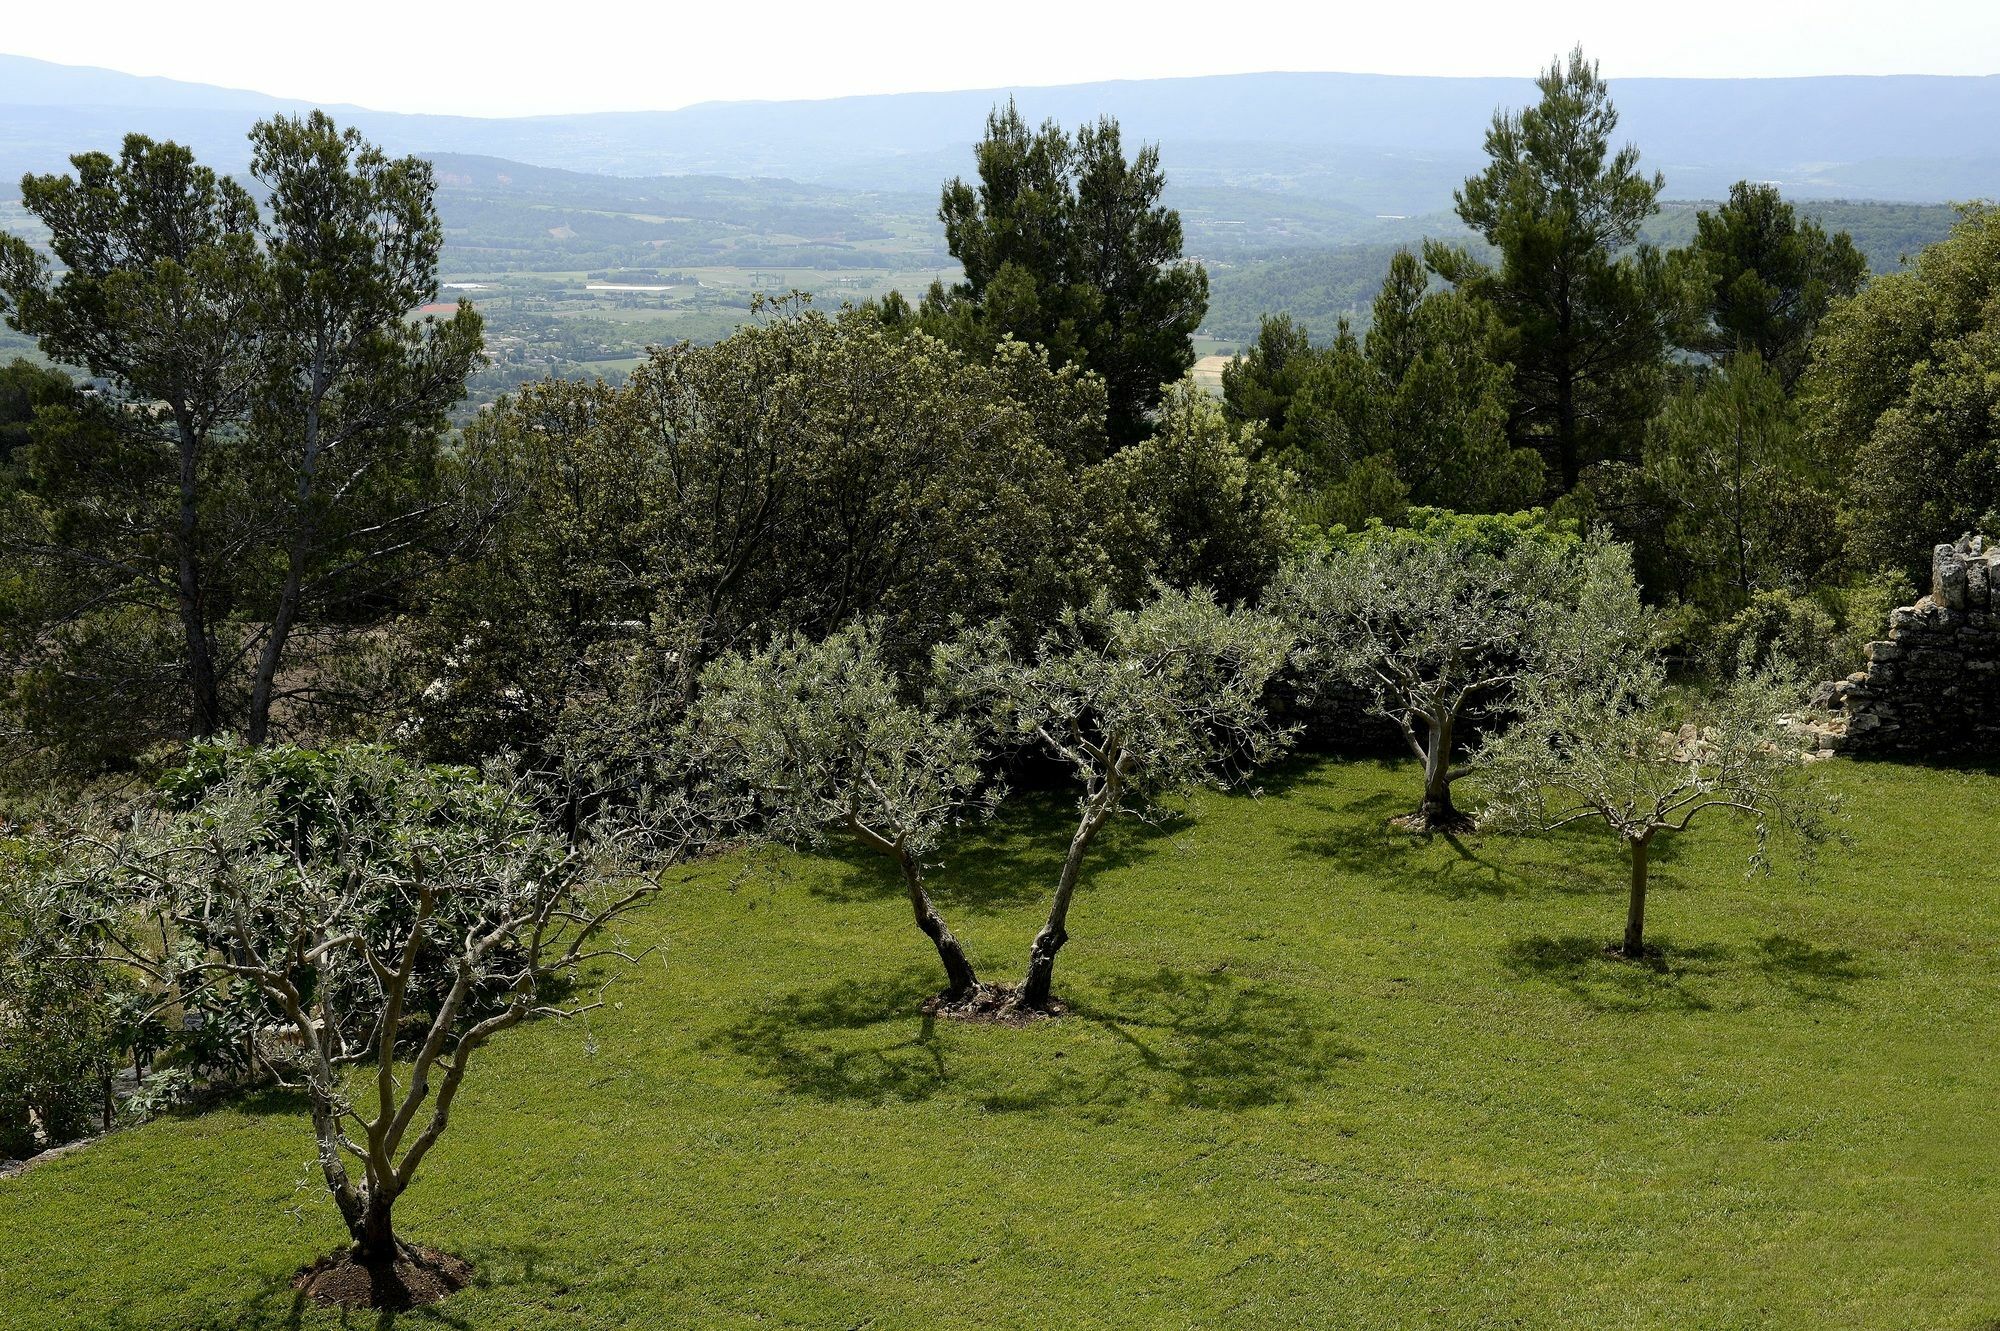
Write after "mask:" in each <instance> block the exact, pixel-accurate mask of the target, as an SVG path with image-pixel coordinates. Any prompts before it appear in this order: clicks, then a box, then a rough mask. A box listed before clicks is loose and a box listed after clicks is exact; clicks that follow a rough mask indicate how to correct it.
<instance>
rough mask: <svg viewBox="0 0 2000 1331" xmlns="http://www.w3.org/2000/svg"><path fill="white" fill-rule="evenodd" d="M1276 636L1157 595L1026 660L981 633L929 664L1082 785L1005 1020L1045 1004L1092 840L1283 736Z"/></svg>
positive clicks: (1076, 626)
mask: <svg viewBox="0 0 2000 1331" xmlns="http://www.w3.org/2000/svg"><path fill="white" fill-rule="evenodd" d="M1290 645H1291V644H1290V639H1289V636H1288V635H1287V633H1286V631H1285V629H1284V627H1283V626H1282V625H1280V624H1279V623H1278V622H1277V621H1276V620H1275V619H1273V618H1271V617H1270V616H1268V615H1265V614H1263V613H1262V612H1260V611H1256V610H1251V609H1235V610H1230V609H1225V608H1224V607H1223V606H1221V605H1220V604H1218V603H1217V601H1216V599H1215V596H1214V594H1213V593H1212V592H1209V591H1206V590H1204V589H1200V588H1197V589H1195V590H1193V591H1179V590H1175V589H1172V588H1166V587H1162V588H1160V589H1158V590H1157V591H1156V592H1155V594H1154V595H1153V596H1151V597H1150V598H1149V599H1148V600H1147V601H1146V602H1145V603H1144V604H1143V605H1141V606H1139V607H1138V608H1137V609H1134V610H1117V609H1114V608H1112V607H1111V606H1110V605H1109V604H1108V603H1107V602H1106V601H1105V600H1103V599H1102V598H1100V599H1099V600H1097V601H1095V602H1093V603H1092V604H1091V605H1090V606H1088V607H1085V608H1082V609H1075V610H1070V611H1067V612H1065V613H1064V615H1063V617H1062V619H1061V620H1060V622H1059V623H1058V624H1057V625H1056V627H1055V628H1054V630H1052V631H1051V632H1050V633H1049V634H1048V635H1047V636H1045V637H1044V638H1043V639H1042V641H1041V642H1040V643H1039V644H1038V645H1037V646H1036V648H1035V649H1034V651H1033V652H1031V653H1022V652H1018V651H1015V650H1013V649H1012V648H1011V647H1010V646H1009V644H1008V643H1007V642H1006V641H1005V640H1004V638H1002V637H1001V636H1000V635H999V634H997V633H994V632H992V631H990V630H988V631H984V632H975V633H971V634H968V635H967V636H965V637H964V638H962V639H960V640H959V641H957V642H955V643H952V644H949V645H948V646H946V647H943V648H940V649H939V653H938V668H939V671H940V673H941V674H942V675H943V676H945V678H947V679H948V680H949V681H951V686H952V689H953V691H954V692H955V694H956V696H957V697H958V699H959V700H960V703H961V705H964V706H967V707H970V708H974V709H977V710H978V711H979V712H982V713H984V714H985V715H986V717H987V718H988V720H989V723H990V724H991V725H992V726H993V728H994V731H995V733H996V734H997V736H998V737H999V739H1000V740H1001V741H1002V742H1004V743H1009V744H1021V745H1028V746H1032V747H1034V748H1038V749H1040V750H1041V751H1042V752H1043V753H1045V754H1047V755H1048V756H1049V757H1051V758H1054V759H1055V760H1057V761H1058V762H1060V763H1062V764H1063V765H1064V766H1065V767H1067V768H1068V769H1069V771H1070V773H1071V775H1072V776H1073V778H1074V779H1075V781H1076V782H1077V784H1078V785H1079V786H1080V787H1081V793H1080V795H1079V798H1078V802H1077V824H1076V830H1075V832H1074V833H1073V834H1072V835H1071V837H1070V843H1069V850H1068V853H1067V854H1066V855H1065V856H1064V858H1063V866H1062V871H1061V874H1060V875H1059V877H1058V878H1057V880H1056V886H1055V891H1054V893H1053V894H1052V895H1051V897H1050V900H1049V914H1048V919H1047V921H1046V922H1045V923H1044V924H1043V925H1042V928H1041V930H1040V932H1038V933H1037V934H1036V935H1035V939H1034V942H1033V943H1032V944H1031V945H1030V947H1029V949H1028V965H1027V970H1026V972H1025V974H1024V975H1023V977H1022V980H1021V983H1020V984H1019V986H1018V987H1017V988H1016V989H1015V990H1014V992H1013V995H1012V996H1011V998H1010V999H1009V1002H1008V1006H1009V1009H1010V1010H1012V1011H1015V1012H1023V1013H1029V1012H1042V1011H1046V1010H1048V1009H1049V1007H1050V1004H1051V998H1052V995H1051V988H1052V984H1053V981H1054V978H1055V967H1056V955H1057V953H1059V952H1060V951H1061V950H1062V947H1063V944H1064V943H1066V942H1067V941H1068V940H1069V930H1068V920H1069V909H1070V902H1071V900H1072V899H1073V898H1074V897H1075V894H1076V890H1077V887H1078V885H1079V884H1080V883H1081V881H1082V879H1083V870H1084V864H1085V861H1086V857H1087V856H1088V854H1089V851H1090V847H1091V844H1092V842H1094V841H1095V840H1096V838H1097V834H1098V833H1099V832H1100V831H1102V830H1103V829H1104V826H1105V824H1106V823H1108V822H1109V821H1110V820H1111V819H1112V818H1114V817H1116V816H1117V815H1119V814H1121V813H1130V814H1135V815H1137V816H1139V817H1142V818H1157V817H1160V816H1162V815H1163V814H1164V813H1165V812H1166V811H1167V804H1166V802H1167V801H1169V800H1171V799H1172V797H1173V796H1174V795H1176V794H1177V793H1179V792H1182V791H1185V790H1188V789H1190V788H1192V787H1195V786H1202V785H1208V786H1216V787H1224V786H1229V785H1233V784H1238V783H1241V782H1243V781H1244V780H1246V779H1247V778H1248V776H1249V774H1250V773H1251V772H1252V771H1253V770H1254V769H1255V768H1256V767H1257V766H1259V765H1260V764H1262V763H1265V762H1268V761H1269V760H1270V759H1272V758H1273V757H1275V756H1276V755H1277V754H1278V753H1279V752H1281V751H1282V750H1283V749H1284V747H1285V746H1286V744H1287V743H1288V742H1289V740H1290V738H1291V736H1290V733H1289V732H1288V731H1286V730H1285V729H1283V728H1282V727H1280V726H1278V725H1277V724H1275V723H1274V722H1273V720H1272V718H1271V715H1270V713H1269V711H1268V710H1267V708H1266V706H1265V699H1264V694H1265V690H1266V688H1267V686H1268V685H1269V684H1270V682H1271V679H1272V677H1273V676H1274V675H1276V674H1277V673H1278V671H1279V670H1281V669H1282V668H1283V667H1284V664H1285V659H1286V656H1287V653H1288V651H1289V649H1290Z"/></svg>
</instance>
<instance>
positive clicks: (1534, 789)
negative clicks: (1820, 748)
mask: <svg viewBox="0 0 2000 1331" xmlns="http://www.w3.org/2000/svg"><path fill="white" fill-rule="evenodd" d="M1586 600H1587V601H1588V602H1592V603H1594V604H1593V605H1592V606H1591V608H1590V610H1589V611H1588V612H1586V613H1584V614H1581V615H1577V616H1575V617H1572V618H1569V619H1566V620H1565V621H1563V623H1562V625H1561V626H1560V628H1559V629H1558V630H1557V632H1556V633H1555V634H1554V635H1553V637H1552V641H1551V646H1552V648H1553V651H1554V653H1555V660H1554V661H1553V662H1552V668H1551V669H1549V670H1547V671H1544V672H1541V673H1538V674H1537V675H1535V676H1533V677H1530V678H1527V679H1524V680H1523V681H1522V685H1521V689H1520V704H1519V718H1518V720H1517V721H1516V722H1515V724H1513V725H1512V726H1510V727H1509V728H1507V729H1506V730H1505V731H1502V732H1500V733H1498V734H1497V735H1494V736H1492V737H1490V738H1489V739H1488V741H1487V742H1486V744H1485V745H1484V746H1483V748H1482V753H1481V780H1482V784H1483V785H1484V787H1485V788H1486V789H1487V790H1488V791H1489V793H1490V794H1491V796H1492V799H1493V804H1492V810H1491V814H1490V818H1489V821H1490V823H1491V824H1492V825H1494V826H1497V827H1502V828H1506V827H1513V828H1524V829H1529V830H1538V831H1553V830H1556V829H1558V828H1563V827H1567V826H1570V825H1572V824H1576V823H1590V824H1596V825H1599V826H1602V827H1603V828H1605V829H1606V830H1607V831H1609V832H1610V833H1611V834H1612V835H1614V836H1616V837H1617V838H1618V840H1619V842H1620V844H1621V845H1622V847H1623V848H1624V850H1625V853H1626V856H1627V859H1628V861H1629V864H1630V869H1631V887H1630V892H1629V894H1628V896H1627V902H1626V914H1625V932H1624V937H1623V941H1622V942H1621V944H1620V947H1619V951H1620V953H1621V955H1623V956H1625V957H1627V958H1630V959H1637V958H1639V957H1642V956H1643V955H1644V954H1645V950H1646V941H1645V930H1646V892H1647V885H1648V874H1649V864H1650V858H1649V857H1650V854H1651V851H1652V847H1653V844H1654V842H1655V841H1656V840H1657V839H1659V838H1660V837H1662V836H1666V835H1670V834H1675V833H1680V832H1685V831H1687V830H1688V828H1689V827H1690V825H1692V824H1693V823H1694V822H1695V820H1697V819H1701V818H1703V817H1704V815H1709V814H1721V813H1732V814H1735V815H1738V816H1740V817H1744V818H1748V819H1751V820H1753V821H1754V823H1755V825H1756V829H1757V849H1756V851H1755V852H1754V854H1753V858H1752V863H1753V866H1754V867H1759V868H1762V867H1767V865H1768V860H1767V858H1766V848H1767V845H1768V843H1769V840H1770V837H1771V835H1772V833H1773V832H1777V831H1782V832H1785V833H1788V834H1791V835H1792V836H1794V837H1795V838H1796V840H1797V841H1798V842H1799V843H1800V844H1801V845H1803V846H1806V847H1808V848H1809V847H1811V846H1812V845H1813V844H1815V843H1817V842H1819V841H1821V840H1823V839H1825V838H1826V837H1827V836H1828V835H1830V834H1831V831H1832V828H1833V824H1832V821H1831V815H1832V811H1833V806H1832V804H1831V802H1830V800H1829V799H1828V798H1827V797H1826V795H1825V794H1824V792H1823V790H1822V788H1821V786H1820V784H1819V782H1818V781H1816V780H1815V778H1814V774H1813V772H1812V769H1811V768H1810V767H1809V766H1808V765H1807V762H1806V758H1807V754H1808V752H1809V739H1808V737H1807V736H1806V735H1805V733H1804V732H1803V731H1802V730H1801V729H1799V728H1798V727H1796V726H1794V725H1793V724H1791V717H1792V714H1793V713H1794V712H1796V711H1797V710H1799V709H1800V707H1801V706H1802V704H1803V701H1804V699H1803V691H1802V690H1801V689H1800V688H1799V687H1798V686H1797V684H1796V683H1794V682H1793V681H1792V680H1791V679H1789V678H1788V677H1786V676H1785V675H1782V674H1780V673H1778V672H1776V671H1772V670H1766V671H1760V672H1754V673H1751V672H1745V673H1742V674H1739V675H1738V676H1737V677H1736V678H1735V679H1734V680H1732V681H1731V682H1730V683H1729V684H1728V685H1727V686H1725V687H1724V688H1722V689H1721V690H1719V691H1717V692H1715V693H1712V694H1688V693H1685V692H1678V691H1675V690H1673V689H1671V688H1670V687H1669V686H1668V683H1667V675H1666V670H1665V667H1664V665H1663V664H1662V663H1661V660H1660V658H1659V654H1658V652H1657V650H1656V644H1657V636H1658V625H1657V621H1656V620H1655V618H1654V617H1653V616H1652V615H1651V614H1650V612H1648V611H1647V610H1646V609H1645V608H1644V607H1643V606H1642V605H1641V604H1640V603H1639V599H1638V595H1637V590H1636V588H1635V587H1634V586H1633V584H1632V583H1631V581H1630V579H1629V578H1627V579H1623V580H1619V579H1615V578H1603V579H1597V580H1594V581H1593V583H1592V584H1591V585H1590V587H1589V588H1588V590H1587V596H1586Z"/></svg>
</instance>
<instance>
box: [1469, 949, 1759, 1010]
mask: <svg viewBox="0 0 2000 1331" xmlns="http://www.w3.org/2000/svg"><path fill="white" fill-rule="evenodd" d="M1730 957H1731V953H1730V950H1729V949H1728V948H1726V947H1721V946H1718V945H1716V944H1712V943H1705V944H1696V945H1693V946H1685V947H1684V946H1681V945H1679V944H1677V943H1674V942H1671V941H1669V940H1667V939H1656V940H1654V941H1653V942H1651V943H1648V944H1647V945H1646V955H1645V956H1644V957H1643V958H1641V959H1639V960H1637V961H1629V960H1626V959H1625V958H1623V957H1620V956H1617V955H1615V954H1614V953H1613V952H1612V951H1611V950H1610V945H1609V944H1608V943H1607V942H1606V941H1605V940H1604V939H1603V938H1600V937H1595V936H1591V937H1586V936H1582V935H1576V934H1572V935H1569V936H1567V937H1563V938H1556V937H1552V936H1550V935H1547V934H1538V935H1536V936H1534V937H1532V938H1518V939H1515V940H1514V941H1513V942H1511V943H1509V944H1507V947H1506V949H1505V951H1504V953H1503V954H1502V959H1503V960H1504V961H1505V963H1506V965H1507V969H1509V970H1511V971H1513V972H1514V974H1516V975H1518V976H1522V977H1524V978H1531V979H1539V980H1548V981H1551V982H1553V983H1555V984H1557V985H1560V986H1561V987H1562V988H1563V989H1565V990H1566V991H1568V992H1569V993H1570V994H1571V995H1572V996H1574V997H1576V998H1578V999H1581V1000H1582V1001H1583V1002H1585V1003H1587V1004H1589V1005H1590V1006H1591V1007H1594V1008H1597V1009H1598V1010H1600V1011H1604V1012H1708V1011H1712V1010H1713V1008H1714V1004H1713V1003H1711V1002H1710V1001H1709V999H1708V997H1707V996H1706V995H1705V994H1704V993H1703V992H1702V990H1701V988H1700V984H1701V982H1703V981H1707V980H1713V979H1714V978H1716V977H1717V976H1719V975H1720V974H1722V973H1723V971H1724V970H1725V969H1726V968H1727V966H1728V963H1729V961H1730Z"/></svg>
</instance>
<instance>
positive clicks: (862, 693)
mask: <svg viewBox="0 0 2000 1331" xmlns="http://www.w3.org/2000/svg"><path fill="white" fill-rule="evenodd" d="M689 724H690V730H691V732H692V738H693V742H692V745H691V748H692V751H693V753H694V754H695V761H696V763H697V764H698V765H699V766H700V767H701V769H702V770H703V772H704V774H705V775H706V776H707V777H708V779H710V780H712V781H716V782H720V783H722V784H723V785H725V786H728V787H743V788H747V789H748V790H749V792H750V795H751V798H752V800H753V801H754V802H755V805H756V807H757V809H758V811H759V812H760V813H761V815H762V819H763V823H764V826H765V828H766V830H767V831H768V832H769V833H770V835H772V836H774V837H776V838H778V839H779V840H782V841H786V842H789V843H791V844H793V845H810V844H815V843H817V842H819V841H821V840H822V839H823V838H824V837H825V836H826V835H827V833H828V831H829V830H830V829H838V831H839V832H840V833H842V834H845V835H847V836H849V837H852V838H853V839H854V840H855V841H856V842H857V843H859V844H860V845H861V846H863V847H865V848H866V849H868V850H870V851H873V852H874V853H875V854H877V855H881V856H884V857H886V858H888V859H890V860H892V861H894V862H895V865H896V868H897V870H898V872H899V873H901V875H902V879H903V886H904V888H905V889H906V890H907V892H908V893H909V898H910V910H911V912H912V913H913V914H914V915H915V916H916V921H917V928H918V929H919V930H920V931H922V933H923V935H924V937H926V938H928V939H930V940H931V943H932V945H933V946H934V947H936V948H937V953H938V959H939V960H940V961H941V962H943V963H944V972H945V981H946V988H945V992H944V997H945V999H946V1001H947V1002H949V1003H952V1004H962V1003H965V1002H967V1001H968V1000H970V999H972V998H974V997H975V996H977V995H978V993H979V991H980V985H979V977H978V975H977V974H975V973H974V971H973V968H972V963H971V961H969V960H968V959H967V958H966V955H965V949H964V948H963V947H961V946H960V945H959V942H958V939H957V938H956V937H954V936H953V934H952V932H951V929H950V928H949V926H947V925H946V924H945V922H944V917H943V916H941V915H940V914H938V911H937V908H936V906H934V905H933V904H932V902H931V898H930V894H929V893H928V892H927V891H926V890H925V886H924V856H925V855H926V854H928V853H930V852H931V851H932V850H933V849H935V848H936V846H937V844H938V842H939V840H940V839H941V838H942V837H943V836H944V835H945V833H946V832H947V831H949V829H950V828H952V827H953V826H955V825H957V824H959V823H961V822H963V821H964V820H966V819H967V818H969V817H973V816H977V815H981V814H984V813H986V812H989V811H990V810H991V809H992V807H993V804H994V803H995V802H996V800H997V798H998V793H999V792H998V788H997V787H995V786H993V785H991V784H989V783H988V782H987V781H986V780H985V779H984V777H983V775H982V772H981V768H982V766H983V764H984V760H985V757H986V755H985V752H984V750H983V746H982V745H981V743H980V737H979V734H978V732H977V731H976V729H975V728H974V727H973V726H971V725H970V724H968V723H966V722H964V721H960V720H954V719H950V718H948V717H946V716H944V715H942V714H941V713H940V712H938V711H937V710H935V709H934V708H932V707H930V706H926V705H923V704H919V703H913V702H911V701H908V700H907V698H906V697H905V694H904V691H903V690H902V689H901V688H900V687H899V685H898V682H897V680H896V677H895V675H894V673H893V672H891V671H890V669H889V668H888V666H887V665H886V664H885V663H884V661H883V655H882V641H881V632H880V629H879V628H878V627H877V626H876V625H874V624H871V623H866V622H861V623H855V624H851V625H849V626H848V627H846V628H844V629H841V630H840V631H838V632H836V633H835V634H833V635H832V636H831V637H829V638H827V639H826V640H824V641H823V642H813V641H812V640H811V639H809V638H806V637H804V636H802V635H792V636H789V637H786V638H783V639H781V640H779V641H778V642H776V643H773V644H772V645H771V646H769V647H767V648H765V649H764V650H762V651H759V652H753V653H741V652H736V653H731V654H730V655H728V656H725V657H723V658H722V659H721V660H718V661H716V662H715V663H713V664H712V665H710V666H709V667H708V669H707V670H706V671H705V672H704V674H703V678H702V688H701V693H700V695H699V698H698V700H697V701H696V703H695V707H694V711H693V713H692V715H691V717H690V723H689Z"/></svg>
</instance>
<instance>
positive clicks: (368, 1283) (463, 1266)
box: [292, 1243, 472, 1310]
mask: <svg viewBox="0 0 2000 1331" xmlns="http://www.w3.org/2000/svg"><path fill="white" fill-rule="evenodd" d="M471 1283H472V1264H471V1263H470V1262H467V1261H466V1260H465V1259H463V1258H460V1257H453V1256H452V1255H451V1254H450V1253H444V1252H438V1251H436V1250H435V1249H432V1248H425V1247H420V1246H418V1245H417V1244H414V1243H405V1244H402V1245H401V1246H400V1248H399V1249H398V1251H397V1253H396V1260H395V1261H393V1262H373V1263H369V1262H361V1261H357V1260H356V1259H355V1256H354V1254H353V1253H352V1252H351V1251H348V1250H346V1249H343V1250H342V1251H340V1252H335V1253H328V1254H327V1255H326V1256H324V1257H322V1258H320V1259H319V1260H318V1261H316V1262H314V1263H313V1264H312V1265H311V1266H308V1267H307V1268H306V1269H305V1270H303V1271H301V1272H299V1273H298V1274H297V1275H296V1276H294V1277H292V1288H293V1289H296V1290H298V1291H299V1292H300V1293H301V1294H304V1295H305V1296H306V1297H307V1298H309V1299H311V1300H312V1301H313V1302H314V1303H317V1304H320V1305H322V1306H323V1307H328V1308H379V1309H391V1310H393V1309H401V1308H417V1307H421V1306H423V1305H424V1304H427V1303H436V1302H437V1301H438V1300H440V1299H442V1298H444V1297H445V1296H447V1295H449V1294H454V1293H456V1292H458V1291H459V1290H461V1289H464V1288H465V1287H466V1286H467V1285H469V1284H471Z"/></svg>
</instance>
